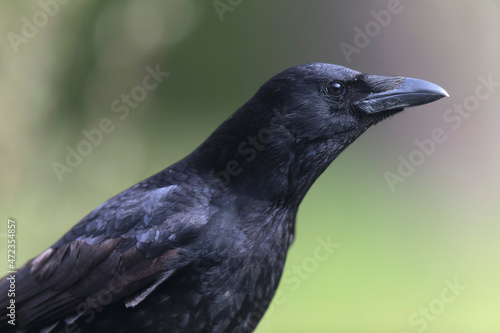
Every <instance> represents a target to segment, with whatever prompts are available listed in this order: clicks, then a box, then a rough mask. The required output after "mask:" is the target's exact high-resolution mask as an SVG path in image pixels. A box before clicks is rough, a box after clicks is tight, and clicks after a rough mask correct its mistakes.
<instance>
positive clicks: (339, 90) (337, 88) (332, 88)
mask: <svg viewBox="0 0 500 333" xmlns="http://www.w3.org/2000/svg"><path fill="white" fill-rule="evenodd" d="M326 90H327V91H328V93H329V94H330V95H332V96H335V97H338V96H340V95H342V94H343V93H345V86H344V85H343V84H341V83H338V82H330V83H328V86H327V87H326Z"/></svg>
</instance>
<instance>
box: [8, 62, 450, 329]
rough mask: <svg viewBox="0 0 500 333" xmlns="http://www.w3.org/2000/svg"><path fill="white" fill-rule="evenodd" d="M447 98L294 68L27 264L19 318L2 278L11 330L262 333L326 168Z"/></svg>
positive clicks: (319, 67)
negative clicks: (304, 205) (373, 131)
mask: <svg viewBox="0 0 500 333" xmlns="http://www.w3.org/2000/svg"><path fill="white" fill-rule="evenodd" d="M445 96H448V94H447V93H446V91H445V90H443V89H442V88H441V87H439V86H437V85H435V84H432V83H430V82H426V81H422V80H417V79H410V78H403V77H397V76H391V77H386V76H376V75H368V74H363V73H360V72H356V71H353V70H351V69H348V68H345V67H341V66H336V65H330V64H321V63H312V64H306V65H301V66H297V67H293V68H290V69H287V70H285V71H284V72H282V73H280V74H278V75H276V76H275V77H273V78H271V79H270V80H269V81H268V82H266V83H265V84H264V85H263V86H262V87H261V88H260V89H259V90H258V91H257V93H256V94H255V96H254V97H253V98H252V99H251V100H250V101H248V102H247V103H246V104H245V105H243V106H242V107H241V108H240V109H239V110H238V111H236V113H234V114H233V115H232V116H231V117H229V119H227V120H226V121H225V122H224V123H223V124H222V125H220V127H219V128H217V129H216V130H215V132H213V134H212V135H211V136H210V137H209V138H208V139H207V140H206V141H205V142H204V143H202V144H201V146H200V147H199V148H197V149H196V150H195V151H194V152H192V153H191V154H190V155H188V156H187V157H185V158H184V159H183V160H181V161H179V162H177V163H175V164H174V165H172V166H170V167H168V168H166V169H165V170H163V171H161V172H159V173H157V174H156V175H154V176H152V177H150V178H148V179H146V180H143V181H141V182H140V183H138V184H136V185H134V186H132V187H131V188H129V189H128V190H126V191H124V192H122V193H120V194H118V195H117V196H115V197H113V198H111V199H109V200H108V201H106V202H105V203H104V204H102V205H101V206H99V207H97V208H96V209H95V210H94V211H92V212H91V213H90V214H89V215H87V216H86V217H84V218H83V219H82V220H81V221H80V222H79V223H78V224H77V225H75V226H74V227H73V228H72V229H71V230H70V231H68V232H67V233H66V234H65V235H64V236H63V237H62V238H61V239H60V240H59V241H57V242H56V243H55V244H54V245H53V246H51V247H50V248H49V249H48V250H46V251H45V252H43V253H42V254H40V255H39V256H38V257H36V258H34V259H32V260H30V261H29V262H28V263H27V264H26V265H25V266H23V267H22V268H20V269H19V270H18V273H17V276H16V277H15V279H16V280H15V283H16V292H15V294H16V296H15V323H16V326H12V325H11V324H9V323H8V321H9V320H11V317H9V316H8V314H9V313H10V312H9V310H8V309H7V306H9V304H10V303H9V302H10V299H11V298H8V297H7V292H8V289H9V281H8V280H7V279H6V278H4V279H3V280H2V281H1V283H0V314H1V317H0V331H1V332H14V331H16V330H17V331H19V332H39V331H40V332H107V333H109V332H251V331H252V330H253V329H254V328H255V326H256V324H257V323H258V321H259V320H260V318H261V316H262V315H263V312H264V311H265V309H266V307H267V305H268V304H269V302H270V300H271V299H272V298H273V295H274V293H275V291H276V288H277V286H278V282H279V281H280V278H281V274H282V271H283V265H284V263H285V257H286V254H287V251H288V248H289V246H290V245H291V244H292V241H293V237H294V227H295V216H296V213H297V208H298V206H299V204H300V202H301V201H302V199H303V198H304V195H305V194H306V192H307V190H308V189H309V188H310V187H311V185H312V184H313V183H314V181H315V180H316V179H317V178H318V176H319V175H320V174H321V173H322V172H323V171H324V170H325V169H326V168H327V167H328V165H329V164H330V163H331V162H332V161H333V160H334V159H335V158H336V157H337V156H338V155H339V154H340V153H341V152H342V151H343V150H344V149H345V148H346V147H347V146H348V145H349V144H350V143H351V142H353V141H354V140H355V139H356V138H357V137H358V136H360V135H361V134H362V133H363V132H364V131H365V130H367V129H368V128H369V127H370V126H372V125H374V124H376V123H378V122H379V121H381V120H383V119H384V118H387V117H389V116H391V115H394V114H396V113H398V112H400V111H402V110H403V108H405V107H410V106H416V105H421V104H426V103H430V102H432V101H435V100H437V99H440V98H442V97H445ZM6 309H7V310H6Z"/></svg>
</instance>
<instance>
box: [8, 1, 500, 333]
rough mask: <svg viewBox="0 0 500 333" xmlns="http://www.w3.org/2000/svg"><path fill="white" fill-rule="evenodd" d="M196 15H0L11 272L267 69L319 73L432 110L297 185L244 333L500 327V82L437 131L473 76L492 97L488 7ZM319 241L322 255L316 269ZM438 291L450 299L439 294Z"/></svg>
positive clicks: (181, 4)
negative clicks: (274, 286) (278, 250)
mask: <svg viewBox="0 0 500 333" xmlns="http://www.w3.org/2000/svg"><path fill="white" fill-rule="evenodd" d="M66 2H67V1H66ZM43 4H50V5H43ZM215 5H217V9H216V6H215ZM215 5H214V3H213V2H212V1H204V2H202V1H192V0H182V1H181V0H175V1H174V0H170V1H160V0H145V1H139V0H127V1H123V0H121V1H118V0H100V1H97V0H87V1H83V2H78V1H70V2H68V3H62V0H61V3H60V4H59V5H58V7H56V6H54V5H53V1H42V2H38V1H17V2H15V1H7V0H2V1H0V13H1V16H2V19H1V20H0V35H1V36H2V39H1V43H0V112H1V115H2V117H1V119H2V120H1V122H0V152H1V156H0V198H1V200H0V210H1V219H2V220H3V221H4V222H2V223H1V224H0V240H1V242H2V245H1V246H0V257H1V258H6V245H5V235H6V233H7V218H8V217H11V218H14V219H15V220H16V221H17V225H18V232H17V243H18V261H17V262H18V264H19V266H20V265H21V264H23V263H25V262H26V261H27V260H29V259H30V258H31V257H33V256H35V255H37V254H38V253H40V252H41V251H43V250H44V249H46V248H47V247H48V246H50V245H51V244H52V243H53V242H55V241H56V240H57V239H58V238H59V237H60V236H61V235H62V234H63V233H64V232H65V231H66V230H68V229H69V228H70V227H71V226H73V225H74V224H75V223H76V222H77V221H78V220H79V219H81V218H82V217H83V216H84V215H85V214H87V213H88V212H90V211H91V210H92V209H94V208H95V207H97V206H98V205H99V204H100V203H102V202H104V201H105V200H107V199H108V198H110V197H111V196H113V195H115V194H117V193H118V192H120V191H122V190H124V189H126V188H128V187H129V186H131V185H133V184H135V183H136V182H138V181H140V180H142V179H144V178H146V177H148V176H150V175H152V174H154V173H156V172H158V171H160V170H161V169H163V168H165V167H167V166H169V165H170V164H171V163H174V162H176V161H177V160H179V159H180V158H182V157H184V156H185V155H187V154H188V153H190V152H191V151H192V150H193V149H194V148H195V147H197V145H199V144H200V143H201V142H202V141H203V140H204V139H205V138H206V137H207V136H208V135H209V134H210V133H211V131H212V130H213V129H214V128H215V127H216V126H217V125H218V124H220V123H221V122H222V121H223V120H224V119H225V118H227V117H228V116H229V115H230V114H231V113H232V112H233V111H235V110H236V109H237V108H238V107H239V106H241V105H242V104H243V103H244V102H246V101H247V100H248V99H249V98H251V96H252V95H253V94H254V93H255V91H256V90H257V89H258V88H259V86H260V85H261V84H263V83H264V82H265V81H266V80H267V79H268V78H270V77H271V76H273V75H274V74H276V73H278V72H280V71H281V70H283V69H285V68H288V67H290V66H294V65H298V64H302V63H307V62H315V61H319V62H329V63H335V64H340V65H344V66H347V67H351V68H354V69H356V70H360V71H365V72H369V73H373V74H382V75H393V74H394V75H403V76H409V77H417V78H421V79H425V80H429V81H431V82H434V83H437V84H439V85H441V86H442V87H444V88H445V89H446V90H447V91H448V92H449V93H450V95H451V97H450V98H447V99H443V100H441V101H439V102H436V103H432V104H429V105H426V106H423V107H419V108H414V109H409V110H406V111H405V112H404V113H402V114H399V115H397V116H396V117H393V118H391V119H388V120H386V121H385V122H383V123H381V124H379V125H377V126H375V127H374V128H372V129H370V130H369V131H368V132H367V133H365V134H364V135H363V136H362V137H361V138H359V139H358V140H357V141H356V142H355V143H354V144H352V145H351V147H350V148H349V149H347V150H346V151H345V152H344V153H343V154H342V155H341V156H340V157H339V158H338V159H337V160H336V161H335V162H334V163H333V164H332V166H331V167H330V168H329V169H328V170H327V171H326V172H325V173H324V174H323V176H322V177H321V178H320V179H319V180H318V181H317V182H316V184H315V185H314V186H313V187H312V189H311V190H310V192H309V193H308V195H307V196H306V198H305V200H304V202H303V203H302V205H301V207H300V211H299V216H298V225H297V233H296V239H295V243H294V245H293V246H292V248H291V250H290V252H289V257H288V259H287V265H286V268H285V274H286V277H287V280H286V281H285V280H282V283H281V285H280V289H279V291H278V292H279V296H280V297H279V299H275V302H274V303H273V305H272V306H271V309H270V311H269V312H268V313H267V314H266V316H265V318H264V319H263V321H262V322H261V323H260V324H259V326H258V328H257V332H259V333H266V332H377V333H388V332H395V333H402V332H407V333H410V332H424V331H425V332H440V333H448V332H449V333H452V332H453V333H457V332H468V333H470V332H478V333H481V332H485V333H486V332H500V319H499V313H500V241H499V239H500V223H499V222H500V218H499V217H500V214H499V213H500V200H499V199H500V190H499V189H500V173H499V170H500V154H499V150H500V148H499V144H500V131H499V128H500V114H499V107H498V106H499V105H500V87H498V86H497V87H493V88H491V90H492V92H490V96H489V97H488V98H485V99H484V100H481V101H480V102H479V105H477V106H475V107H474V111H473V112H470V113H466V114H465V115H464V116H463V117H462V116H461V117H460V119H462V120H461V123H460V125H459V126H458V125H457V128H456V129H454V128H453V127H452V126H451V125H452V124H453V123H450V122H447V121H446V120H445V117H446V115H448V116H449V115H450V113H449V112H450V111H448V110H449V109H450V108H452V107H453V105H454V104H455V103H456V104H458V105H461V104H463V103H464V102H466V103H472V102H473V98H472V97H471V96H473V95H474V94H475V90H476V87H477V86H478V85H479V84H480V81H479V80H478V77H479V76H482V77H483V78H488V76H491V77H492V80H493V81H495V82H500V40H499V37H498V34H499V32H500V20H499V19H498V18H499V17H500V2H499V1H454V0H453V1H452V0H448V1H445V0H442V1H424V0H422V1H409V0H401V3H400V5H399V6H397V7H391V6H394V0H392V1H386V0H380V1H284V0H276V1H267V2H266V1H247V0H243V1H237V0H232V1H229V0H221V1H219V2H215ZM388 8H397V10H395V11H398V13H396V14H392V15H391V16H390V19H389V21H384V22H383V24H381V23H377V21H376V19H375V16H377V15H375V16H374V15H373V13H371V12H372V11H375V12H376V13H380V11H381V10H386V11H387V10H388ZM217 10H219V13H218V12H217ZM222 11H223V12H222ZM49 14H50V15H49ZM221 18H222V19H221ZM379 19H380V17H379ZM26 22H28V23H26ZM373 22H375V23H373ZM30 24H31V25H32V26H31V27H30ZM35 24H36V25H35ZM356 27H357V28H359V29H361V30H362V31H364V30H365V28H367V27H368V28H369V29H372V30H370V34H371V35H372V37H370V36H368V41H367V40H366V39H365V40H364V43H365V44H366V45H364V44H360V40H357V42H358V44H357V45H358V46H363V47H358V49H357V52H355V53H352V54H351V55H350V56H349V57H346V56H345V54H344V53H343V51H342V49H341V47H340V45H346V44H341V43H347V44H350V45H353V46H356V44H355V36H356V34H357V32H356V30H355V28H356ZM377 27H378V29H377ZM359 38H360V37H358V39H359ZM348 58H349V59H348ZM156 66H159V68H160V70H161V71H164V72H168V73H169V75H168V77H166V78H164V80H163V82H161V83H160V84H159V85H158V87H157V88H155V89H153V90H151V91H147V96H142V95H141V98H144V100H142V101H140V102H137V105H134V106H133V107H132V106H131V107H129V111H130V114H129V115H128V116H127V117H125V118H124V119H123V120H122V119H120V118H119V115H122V113H115V112H113V106H112V104H113V102H114V101H115V100H116V99H117V98H118V99H120V98H121V96H122V94H131V92H133V91H134V90H133V89H134V88H135V87H136V86H140V85H142V80H143V78H144V77H145V75H146V74H147V69H146V68H148V67H149V68H151V69H155V68H156ZM138 89H139V88H136V90H135V93H136V96H138V95H137V94H138V93H140V92H141V91H139V90H140V89H139V90H138ZM487 91H488V90H484V88H483V92H487ZM471 98H472V99H471ZM121 105H122V106H123V104H121ZM469 106H470V104H469ZM471 108H472V107H471ZM103 118H110V119H111V120H112V121H113V124H114V125H115V128H114V130H113V131H112V132H111V133H109V134H105V135H104V137H103V139H102V142H101V143H100V144H99V145H97V146H94V147H93V148H92V152H91V153H90V154H89V155H88V156H86V157H84V158H83V160H82V162H81V164H79V165H78V166H77V167H75V168H73V169H72V172H71V173H65V174H63V175H62V182H61V181H59V180H58V177H57V176H56V174H55V173H54V171H53V167H52V163H53V162H54V161H57V162H60V163H64V164H65V161H64V160H65V158H66V154H67V151H66V146H69V147H71V148H72V149H76V147H77V145H78V144H79V143H80V142H81V141H82V140H84V139H85V136H84V135H83V133H82V131H83V130H88V131H90V130H92V129H95V128H98V126H99V122H100V121H101V120H102V119H103ZM435 128H441V129H443V131H444V132H445V134H446V136H447V140H446V141H445V142H444V143H440V144H437V145H436V148H435V152H434V153H432V154H430V156H426V158H425V161H424V162H423V163H421V165H419V166H417V167H415V170H414V172H413V173H412V174H411V175H410V176H409V177H406V178H405V179H406V180H405V181H404V182H401V183H397V184H396V185H395V187H394V188H393V189H391V187H390V186H389V185H388V183H387V181H386V178H385V176H384V175H385V173H386V172H387V171H389V172H393V173H397V172H398V171H397V170H398V166H399V164H400V161H399V160H398V158H399V156H402V157H404V158H406V159H408V158H409V155H410V154H411V153H412V152H414V151H415V149H417V146H416V144H415V142H414V140H416V139H418V140H424V139H427V138H431V133H432V131H433V130H434V129H435ZM318 238H320V239H323V240H326V239H328V238H330V239H331V240H332V241H334V242H335V243H338V244H340V247H339V248H338V249H335V251H334V252H333V253H332V254H331V255H329V256H328V258H327V259H325V260H322V261H320V260H319V259H318V258H317V257H316V256H315V249H316V247H317V246H319V244H320V243H321V242H320V241H318ZM0 267H2V268H3V270H2V271H3V272H5V271H6V270H7V268H6V267H7V261H6V260H3V261H2V262H1V264H0ZM2 271H0V275H3V273H2ZM290 281H294V282H293V283H291V282H290ZM445 281H448V282H449V283H452V284H453V283H455V282H456V281H458V283H459V284H460V285H463V286H466V289H465V290H458V291H457V290H455V293H453V291H452V290H450V287H449V286H448V284H447V282H445ZM450 292H451V293H450ZM443 295H444V296H443ZM451 296H455V297H451ZM451 299H453V300H451ZM425 311H427V312H428V315H425V314H424V312H425Z"/></svg>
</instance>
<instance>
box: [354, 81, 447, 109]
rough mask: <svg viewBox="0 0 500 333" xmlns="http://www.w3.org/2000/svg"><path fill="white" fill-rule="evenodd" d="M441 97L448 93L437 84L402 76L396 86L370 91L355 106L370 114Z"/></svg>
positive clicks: (419, 103) (425, 102) (423, 102)
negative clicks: (380, 90) (375, 91)
mask: <svg viewBox="0 0 500 333" xmlns="http://www.w3.org/2000/svg"><path fill="white" fill-rule="evenodd" d="M391 79H392V78H391ZM443 97H449V95H448V93H447V92H446V90H444V89H443V88H441V87H440V86H438V85H437V84H434V83H431V82H428V81H424V80H419V79H411V78H403V80H402V81H401V83H400V84H399V86H397V88H395V89H391V90H387V91H383V92H377V93H371V94H369V95H368V96H366V97H365V98H363V99H361V100H359V101H358V102H356V106H357V107H358V108H359V109H361V110H362V111H364V112H366V113H370V114H371V113H378V112H384V111H393V110H400V109H403V108H406V107H410V106H417V105H422V104H427V103H430V102H434V101H436V100H438V99H440V98H443Z"/></svg>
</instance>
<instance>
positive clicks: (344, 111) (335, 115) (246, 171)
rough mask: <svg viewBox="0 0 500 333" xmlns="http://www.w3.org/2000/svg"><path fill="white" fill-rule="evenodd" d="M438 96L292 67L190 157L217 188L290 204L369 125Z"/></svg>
mask: <svg viewBox="0 0 500 333" xmlns="http://www.w3.org/2000/svg"><path fill="white" fill-rule="evenodd" d="M445 96H448V94H447V93H446V91H445V90H444V89H443V88H441V87H439V86H437V85H435V84H433V83H430V82H427V81H423V80H419V79H411V78H405V77H400V76H379V75H370V74H364V73H361V72H357V71H354V70H351V69H348V68H345V67H342V66H337V65H330V64H323V63H311V64H306V65H301V66H297V67H292V68H290V69H287V70H285V71H283V72H281V73H280V74H278V75H276V76H274V77H273V78H271V79H270V80H269V81H267V82H266V83H265V84H264V85H263V86H262V87H261V88H260V89H259V90H258V91H257V93H256V94H255V96H254V97H253V98H252V99H251V100H250V101H248V102H247V103H246V104H245V105H243V106H242V107H241V108H240V109H239V110H238V111H236V112H235V113H234V114H233V115H232V116H231V117H229V119H227V120H226V121H225V122H224V123H223V124H222V125H221V126H220V127H219V128H218V129H217V130H216V131H215V132H214V133H213V134H212V135H211V136H210V137H209V138H208V139H207V141H205V143H204V144H202V145H201V146H200V147H199V148H198V149H197V150H196V151H195V152H194V154H193V158H195V159H196V164H197V165H198V166H199V167H200V168H202V169H204V170H205V171H208V172H209V173H210V174H211V175H212V178H213V177H215V178H217V179H219V180H222V182H223V183H224V187H229V188H231V189H233V190H237V191H239V192H242V193H246V194H248V195H252V194H254V196H256V197H260V198H264V197H265V198H268V197H269V198H270V199H269V200H278V201H282V202H283V201H291V202H293V205H295V206H296V205H298V203H299V202H300V201H301V200H302V198H303V196H304V195H305V193H306V192H307V190H308V189H309V187H310V186H311V185H312V183H313V182H314V181H315V180H316V178H317V177H319V175H320V174H321V173H322V172H323V171H324V170H325V169H326V168H327V167H328V165H329V164H330V163H331V162H332V161H333V160H334V159H335V158H336V157H337V156H338V155H339V154H340V153H341V152H342V151H343V150H344V149H345V148H346V147H347V146H348V145H349V144H350V143H351V142H352V141H354V140H355V139H356V138H357V137H359V136H360V135H361V134H362V133H363V132H364V131H366V130H367V129H368V128H369V127H370V126H372V125H374V124H376V123H377V122H379V121H381V120H383V119H384V118H387V117H388V116H391V115H394V114H396V113H398V112H400V111H402V110H403V109H404V108H406V107H411V106H417V105H422V104H426V103H430V102H432V101H435V100H438V99H440V98H442V97H445ZM266 200H267V199H266Z"/></svg>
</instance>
